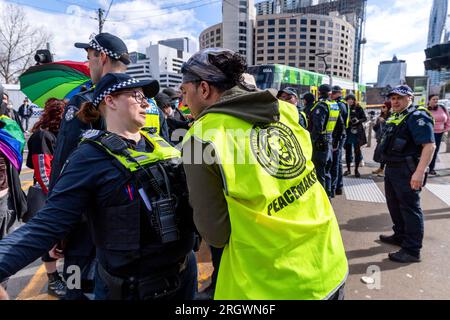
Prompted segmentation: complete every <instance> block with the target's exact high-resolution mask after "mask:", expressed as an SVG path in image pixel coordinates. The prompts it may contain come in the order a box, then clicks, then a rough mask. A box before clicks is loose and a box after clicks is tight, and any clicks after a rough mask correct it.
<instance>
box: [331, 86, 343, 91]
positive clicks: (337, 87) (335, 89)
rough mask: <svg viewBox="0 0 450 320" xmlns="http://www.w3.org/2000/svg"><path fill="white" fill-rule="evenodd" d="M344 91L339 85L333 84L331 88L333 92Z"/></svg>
mask: <svg viewBox="0 0 450 320" xmlns="http://www.w3.org/2000/svg"><path fill="white" fill-rule="evenodd" d="M340 91H342V88H341V87H339V86H333V88H331V92H340Z"/></svg>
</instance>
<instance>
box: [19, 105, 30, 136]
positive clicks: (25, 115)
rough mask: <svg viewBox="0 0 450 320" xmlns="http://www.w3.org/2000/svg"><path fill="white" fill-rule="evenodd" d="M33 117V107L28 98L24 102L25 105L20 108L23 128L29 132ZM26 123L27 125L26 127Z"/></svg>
mask: <svg viewBox="0 0 450 320" xmlns="http://www.w3.org/2000/svg"><path fill="white" fill-rule="evenodd" d="M32 115H33V107H32V106H31V105H30V101H29V100H28V98H25V99H24V100H23V104H22V105H21V106H20V107H19V116H20V121H21V123H22V127H23V128H24V129H25V131H26V132H28V125H29V122H30V118H31V116H32ZM24 123H25V125H24Z"/></svg>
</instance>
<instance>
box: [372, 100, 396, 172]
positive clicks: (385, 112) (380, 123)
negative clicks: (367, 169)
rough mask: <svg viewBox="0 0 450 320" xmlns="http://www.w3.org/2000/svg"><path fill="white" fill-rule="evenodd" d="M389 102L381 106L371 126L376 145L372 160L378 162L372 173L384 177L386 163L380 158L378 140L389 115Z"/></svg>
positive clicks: (390, 106)
mask: <svg viewBox="0 0 450 320" xmlns="http://www.w3.org/2000/svg"><path fill="white" fill-rule="evenodd" d="M391 108H392V105H391V102H390V101H385V102H384V104H383V105H382V106H381V113H380V116H379V117H378V118H377V121H376V123H375V125H374V126H373V131H375V139H376V141H377V146H376V148H375V152H374V157H373V160H374V161H375V162H378V163H379V164H380V167H379V168H378V169H377V170H374V171H372V173H373V174H376V175H378V176H379V177H384V167H385V166H386V164H385V163H384V162H383V159H381V150H380V147H379V145H380V141H381V137H382V135H383V130H384V128H385V126H386V121H387V120H388V119H389V118H390V117H391V114H392V113H391Z"/></svg>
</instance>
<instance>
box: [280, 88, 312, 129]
mask: <svg viewBox="0 0 450 320" xmlns="http://www.w3.org/2000/svg"><path fill="white" fill-rule="evenodd" d="M277 98H278V99H280V100H283V101H286V102H289V103H290V104H293V105H294V106H296V107H297V109H298V115H299V124H300V125H301V126H302V127H303V128H305V129H307V128H308V118H307V116H306V114H305V112H304V110H303V108H302V106H300V105H299V99H298V94H297V91H296V90H295V89H294V88H291V87H286V88H284V89H282V90H280V91H278V94H277Z"/></svg>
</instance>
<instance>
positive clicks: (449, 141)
mask: <svg viewBox="0 0 450 320" xmlns="http://www.w3.org/2000/svg"><path fill="white" fill-rule="evenodd" d="M445 139H446V141H447V143H446V146H447V148H446V149H445V153H450V133H449V132H447V133H446V134H445Z"/></svg>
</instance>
